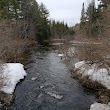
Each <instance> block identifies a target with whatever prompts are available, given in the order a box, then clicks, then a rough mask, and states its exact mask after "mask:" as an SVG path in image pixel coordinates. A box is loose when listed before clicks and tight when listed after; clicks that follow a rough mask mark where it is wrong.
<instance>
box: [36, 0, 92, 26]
mask: <svg viewBox="0 0 110 110" xmlns="http://www.w3.org/2000/svg"><path fill="white" fill-rule="evenodd" d="M36 1H37V2H38V3H39V4H40V3H41V2H42V3H43V4H44V5H45V6H46V8H47V9H48V10H49V12H50V18H51V19H55V20H57V21H64V22H66V23H68V24H69V25H71V26H72V25H74V24H76V23H78V22H79V21H80V14H81V8H82V3H83V2H85V4H86V6H87V4H88V3H89V1H90V0H36Z"/></svg>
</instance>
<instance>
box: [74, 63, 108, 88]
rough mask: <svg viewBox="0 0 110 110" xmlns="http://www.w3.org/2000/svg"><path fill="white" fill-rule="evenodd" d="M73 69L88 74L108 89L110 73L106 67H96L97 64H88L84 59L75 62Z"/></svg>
mask: <svg viewBox="0 0 110 110" xmlns="http://www.w3.org/2000/svg"><path fill="white" fill-rule="evenodd" d="M75 69H79V71H80V73H81V74H82V76H87V75H88V76H89V77H90V79H92V80H93V81H97V82H98V83H100V84H102V85H103V86H105V87H106V88H107V89H109V90H110V75H109V73H108V71H107V69H106V68H98V66H97V64H93V65H92V66H90V65H89V64H86V63H85V61H81V62H78V63H76V64H75Z"/></svg>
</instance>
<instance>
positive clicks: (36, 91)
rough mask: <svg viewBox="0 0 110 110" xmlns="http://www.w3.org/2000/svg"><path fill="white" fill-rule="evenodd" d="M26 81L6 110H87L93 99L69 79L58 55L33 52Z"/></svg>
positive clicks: (27, 66)
mask: <svg viewBox="0 0 110 110" xmlns="http://www.w3.org/2000/svg"><path fill="white" fill-rule="evenodd" d="M29 61H30V63H29V64H27V65H26V68H27V70H26V71H27V73H28V75H27V77H26V78H25V80H24V81H22V82H21V83H19V84H18V85H17V87H16V90H15V96H16V97H15V100H14V102H13V103H12V104H11V105H10V106H8V107H7V108H5V109H7V110H89V107H90V105H91V104H92V103H93V102H94V101H95V97H94V95H91V94H86V93H85V92H84V90H83V88H82V87H81V85H80V84H79V82H78V80H75V79H72V78H71V77H70V72H69V70H68V68H67V66H66V65H65V64H64V63H63V62H62V60H61V59H60V57H58V55H57V53H54V52H38V51H32V54H31V57H30V59H29Z"/></svg>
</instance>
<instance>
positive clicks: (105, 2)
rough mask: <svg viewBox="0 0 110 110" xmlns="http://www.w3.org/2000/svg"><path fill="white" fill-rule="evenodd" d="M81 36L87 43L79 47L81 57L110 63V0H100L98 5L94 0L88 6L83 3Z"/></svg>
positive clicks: (101, 62) (104, 63)
mask: <svg viewBox="0 0 110 110" xmlns="http://www.w3.org/2000/svg"><path fill="white" fill-rule="evenodd" d="M80 38H82V39H83V40H84V42H85V43H84V44H82V46H81V47H80V46H79V47H78V53H77V54H78V55H79V59H81V60H87V61H91V62H92V64H93V63H94V62H95V63H96V62H98V63H99V64H102V65H104V66H105V65H106V64H107V65H108V64H110V57H109V56H110V49H109V47H110V0H99V5H98V6H96V5H95V0H92V1H91V2H90V4H89V5H88V7H87V8H85V4H84V3H83V5H82V11H81V22H80ZM86 42H87V43H86Z"/></svg>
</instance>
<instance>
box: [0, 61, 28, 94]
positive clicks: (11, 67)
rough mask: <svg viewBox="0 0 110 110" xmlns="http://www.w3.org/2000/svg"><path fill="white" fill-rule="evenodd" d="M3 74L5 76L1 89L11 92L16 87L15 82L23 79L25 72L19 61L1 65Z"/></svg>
mask: <svg viewBox="0 0 110 110" xmlns="http://www.w3.org/2000/svg"><path fill="white" fill-rule="evenodd" d="M2 74H3V76H4V77H5V80H4V82H5V86H3V87H2V88H1V91H3V92H5V93H7V94H12V93H13V92H14V89H15V87H16V84H17V83H18V82H19V81H20V79H24V76H26V75H27V74H26V72H25V70H24V68H23V65H22V64H20V63H6V64H4V65H3V73H2Z"/></svg>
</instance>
